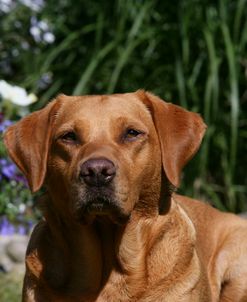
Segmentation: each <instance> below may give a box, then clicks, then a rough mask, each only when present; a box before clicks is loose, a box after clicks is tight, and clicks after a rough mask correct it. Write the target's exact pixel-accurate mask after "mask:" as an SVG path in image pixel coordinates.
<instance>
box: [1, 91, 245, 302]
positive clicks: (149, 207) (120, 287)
mask: <svg viewBox="0 0 247 302" xmlns="http://www.w3.org/2000/svg"><path fill="white" fill-rule="evenodd" d="M205 129H206V126H205V124H204V122H203V120H202V118H201V117H200V116H199V115H198V114H196V113H193V112H189V111H187V110H185V109H183V108H181V107H179V106H176V105H173V104H170V103H167V102H165V101H163V100H161V99H160V98H159V97H157V96H155V95H153V94H151V93H149V92H146V91H143V90H138V91H136V92H134V93H125V94H113V95H90V96H66V95H59V96H58V97H57V98H56V99H55V100H53V101H52V102H50V103H49V104H48V105H47V106H46V107H45V108H44V109H41V110H39V111H37V112H34V113H32V114H30V115H28V116H27V117H25V118H23V119H22V120H21V121H19V122H17V123H16V124H15V125H13V126H10V127H9V128H8V130H7V131H6V133H5V135H4V142H5V145H6V147H7V150H8V153H9V155H10V157H11V158H12V160H13V161H14V162H15V163H16V165H17V166H18V167H19V169H20V170H21V171H22V172H23V174H24V175H25V176H26V178H27V180H28V183H29V186H30V188H31V190H32V191H33V192H36V191H38V190H39V189H40V188H41V186H43V187H44V188H45V190H46V191H45V193H44V195H43V196H42V197H41V200H40V202H39V203H40V208H41V209H42V211H43V215H44V218H43V219H42V221H40V222H39V223H38V224H37V226H36V227H35V229H34V230H33V233H32V235H31V239H30V242H29V245H28V248H27V253H26V274H25V278H24V285H23V301H25V302H27V301H28V302H31V301H32V302H33V301H36V302H49V301H51V302H53V301H54V302H57V301H59V302H60V301H61V302H69V301H71V302H72V301H73V302H74V301H78V302H84V301H86V302H88V301H89V302H91V301H92V302H93V301H97V302H106V301H107V302H118V301H122V302H127V301H131V302H133V301H141V302H160V301H165V302H194V301H200V302H210V301H212V302H216V301H221V302H226V301H228V302H230V301H231V302H246V301H247V221H245V220H244V219H241V218H239V217H237V216H235V215H233V214H229V213H221V212H220V211H218V210H216V209H214V208H212V207H211V206H210V205H207V204H205V203H202V202H200V201H197V200H193V199H190V198H188V197H183V196H180V195H177V194H176V193H175V189H176V188H178V187H179V183H180V177H181V172H182V169H183V167H184V166H185V164H186V163H187V162H188V161H189V160H190V159H191V158H192V157H193V155H194V154H195V153H196V151H197V150H198V148H199V145H200V143H201V140H202V138H203V135H204V132H205Z"/></svg>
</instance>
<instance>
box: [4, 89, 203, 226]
mask: <svg viewBox="0 0 247 302" xmlns="http://www.w3.org/2000/svg"><path fill="white" fill-rule="evenodd" d="M204 128H205V127H204V124H203V122H202V120H201V118H200V117H199V116H198V115H196V114H194V113H190V112H188V111H185V110H183V109H182V108H180V107H177V106H175V105H171V104H167V103H165V102H163V101H161V100H160V99H158V98H157V97H155V96H153V95H151V94H149V93H145V92H143V91H138V92H136V93H128V94H116V95H108V96H107V95H105V96H82V97H68V96H59V97H58V98H57V100H55V101H53V102H52V103H50V104H49V105H48V106H47V107H46V108H45V109H43V110H41V111H39V112H36V113H33V114H31V115H30V116H29V117H27V118H25V119H23V120H22V121H20V122H19V123H17V124H16V125H15V126H13V127H10V128H9V130H8V131H7V133H6V135H5V143H6V146H7V148H8V150H9V154H10V156H11V157H12V159H13V160H14V161H15V162H16V163H17V165H18V166H19V168H20V169H21V170H22V171H23V173H24V174H25V175H26V177H27V178H28V180H29V184H30V187H31V188H32V190H33V191H36V190H37V189H39V187H40V186H41V185H42V183H43V182H44V181H45V184H46V186H47V189H48V191H49V193H50V195H51V197H52V200H53V202H54V203H55V206H56V208H57V209H58V210H59V211H61V213H62V214H63V215H70V216H71V217H74V218H75V219H76V220H77V221H82V222H84V221H87V222H88V221H92V220H94V219H95V218H97V217H99V216H102V215H104V216H107V217H109V218H110V219H111V220H112V221H113V222H117V223H118V222H124V221H126V220H127V218H128V217H129V216H130V214H131V212H132V210H133V209H134V208H135V207H136V206H139V207H143V208H145V209H147V211H148V210H151V209H154V208H156V209H157V200H158V199H159V194H160V181H161V170H162V166H163V169H164V172H165V174H166V177H167V179H168V180H169V182H170V183H171V184H173V185H174V186H177V185H178V182H179V174H180V172H181V169H182V167H183V166H184V165H185V163H186V162H187V161H188V160H189V159H190V158H191V156H192V155H193V154H194V153H195V151H196V150H197V148H198V146H199V144H200V142H201V139H202V136H203V133H204ZM147 201H148V202H149V204H147V203H146V202H147ZM152 201H153V202H154V203H153V204H150V203H151V202H152Z"/></svg>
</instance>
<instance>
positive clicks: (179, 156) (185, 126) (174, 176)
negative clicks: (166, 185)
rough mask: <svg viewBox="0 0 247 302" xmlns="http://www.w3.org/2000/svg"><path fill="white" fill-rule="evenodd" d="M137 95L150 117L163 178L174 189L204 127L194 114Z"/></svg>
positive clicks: (198, 142) (199, 141)
mask: <svg viewBox="0 0 247 302" xmlns="http://www.w3.org/2000/svg"><path fill="white" fill-rule="evenodd" d="M137 93H138V95H139V96H140V97H141V99H142V101H143V102H144V103H145V104H146V106H147V107H148V108H149V110H150V111H151V113H152V117H153V121H154V125H155V128H156V131H157V134H158V137H159V141H160V148H161V155H162V164H163V169H164V172H165V174H166V177H167V178H168V180H169V182H170V183H171V184H172V185H173V186H175V187H178V186H179V183H180V174H181V171H182V168H183V167H184V166H185V164H186V163H187V162H188V161H189V160H190V159H191V158H192V157H193V155H194V154H195V153H196V151H197V150H198V148H199V146H200V144H201V141H202V138H203V135H204V132H205V130H206V125H205V124H204V122H203V120H202V118H201V117H200V116H199V114H197V113H194V112H189V111H187V110H185V109H183V108H181V107H179V106H176V105H173V104H170V103H166V102H164V101H163V100H161V99H160V98H158V97H157V96H155V95H153V94H151V93H149V92H145V91H138V92H137Z"/></svg>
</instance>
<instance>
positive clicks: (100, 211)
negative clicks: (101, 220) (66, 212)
mask: <svg viewBox="0 0 247 302" xmlns="http://www.w3.org/2000/svg"><path fill="white" fill-rule="evenodd" d="M114 207H115V206H114V204H113V203H112V202H111V201H110V200H109V199H107V198H104V197H97V198H96V199H95V200H92V201H89V202H88V203H87V204H86V206H85V210H84V211H85V214H86V213H89V214H94V215H106V214H107V213H108V212H111V211H112V209H113V208H114Z"/></svg>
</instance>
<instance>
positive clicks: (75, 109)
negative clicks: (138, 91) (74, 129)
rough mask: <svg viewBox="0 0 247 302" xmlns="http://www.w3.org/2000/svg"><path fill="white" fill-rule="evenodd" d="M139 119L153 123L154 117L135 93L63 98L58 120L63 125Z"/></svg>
mask: <svg viewBox="0 0 247 302" xmlns="http://www.w3.org/2000/svg"><path fill="white" fill-rule="evenodd" d="M121 117H124V118H127V119H138V120H140V121H143V122H144V123H148V124H149V123H152V117H151V114H150V112H149V110H148V109H147V107H146V106H145V104H143V103H142V101H141V100H140V99H139V98H138V97H137V96H136V95H135V94H134V93H133V94H132V93H126V94H115V95H99V96H97V95H96V96H77V97H69V96H63V97H62V106H61V109H60V111H59V114H58V117H57V120H58V123H59V121H61V122H63V123H67V122H69V121H75V120H80V119H83V120H88V121H91V120H104V121H107V120H110V119H111V120H114V119H118V118H121Z"/></svg>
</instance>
